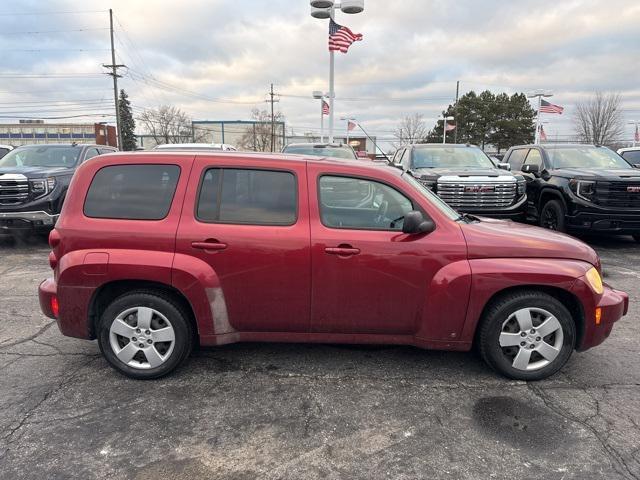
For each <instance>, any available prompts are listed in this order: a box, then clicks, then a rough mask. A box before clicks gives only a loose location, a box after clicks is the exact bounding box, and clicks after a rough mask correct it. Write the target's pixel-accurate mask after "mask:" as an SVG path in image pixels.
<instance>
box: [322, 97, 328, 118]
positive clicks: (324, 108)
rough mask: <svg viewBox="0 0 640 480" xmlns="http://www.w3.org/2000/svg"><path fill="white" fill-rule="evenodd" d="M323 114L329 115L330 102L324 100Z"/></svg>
mask: <svg viewBox="0 0 640 480" xmlns="http://www.w3.org/2000/svg"><path fill="white" fill-rule="evenodd" d="M322 114H323V115H329V104H328V103H327V102H325V101H324V100H322Z"/></svg>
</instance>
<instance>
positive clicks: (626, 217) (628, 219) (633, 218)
mask: <svg viewBox="0 0 640 480" xmlns="http://www.w3.org/2000/svg"><path fill="white" fill-rule="evenodd" d="M567 227H568V228H570V229H574V230H589V231H590V232H602V233H619V234H636V233H640V212H638V213H628V214H625V213H599V212H591V211H578V212H576V213H575V214H574V215H567Z"/></svg>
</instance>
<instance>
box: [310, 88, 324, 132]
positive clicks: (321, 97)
mask: <svg viewBox="0 0 640 480" xmlns="http://www.w3.org/2000/svg"><path fill="white" fill-rule="evenodd" d="M313 98H315V99H317V100H320V143H324V99H325V98H327V94H326V93H324V92H321V91H320V90H314V91H313Z"/></svg>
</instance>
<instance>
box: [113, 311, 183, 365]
mask: <svg viewBox="0 0 640 480" xmlns="http://www.w3.org/2000/svg"><path fill="white" fill-rule="evenodd" d="M175 343H176V335H175V331H174V329H173V326H172V325H171V322H170V321H169V320H168V319H167V317H166V316H164V315H163V314H162V313H160V312H159V311H157V310H155V309H153V308H149V307H133V308H128V309H127V310H125V311H123V312H122V313H120V314H119V315H118V316H117V317H116V318H115V319H114V320H113V322H112V323H111V327H110V328H109V344H110V346H111V349H112V350H113V353H114V354H115V355H116V357H117V358H118V359H119V360H120V361H121V362H122V363H124V364H126V365H128V366H130V367H132V368H136V369H141V370H144V369H150V368H156V367H159V366H160V365H162V364H163V363H164V362H166V361H167V360H168V359H169V357H170V356H171V353H172V352H173V349H174V346H175Z"/></svg>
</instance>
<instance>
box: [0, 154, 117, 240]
mask: <svg viewBox="0 0 640 480" xmlns="http://www.w3.org/2000/svg"><path fill="white" fill-rule="evenodd" d="M115 151H117V149H116V148H114V147H109V146H106V145H85V144H83V145H80V144H75V143H71V144H47V145H24V146H21V147H18V148H16V149H14V150H11V151H9V152H8V153H7V154H6V155H5V156H4V157H2V158H0V232H1V231H5V232H9V233H12V234H16V235H19V236H26V235H28V234H30V233H32V232H34V231H47V230H50V229H51V228H53V226H54V225H55V223H56V220H57V219H58V216H59V215H60V210H61V208H62V204H63V203H64V199H65V197H66V194H67V188H68V187H69V182H71V177H72V176H73V174H74V172H75V170H76V168H77V167H78V166H79V165H81V164H82V163H83V162H86V161H87V160H89V159H90V158H93V157H96V156H98V155H101V154H103V153H111V152H115Z"/></svg>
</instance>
